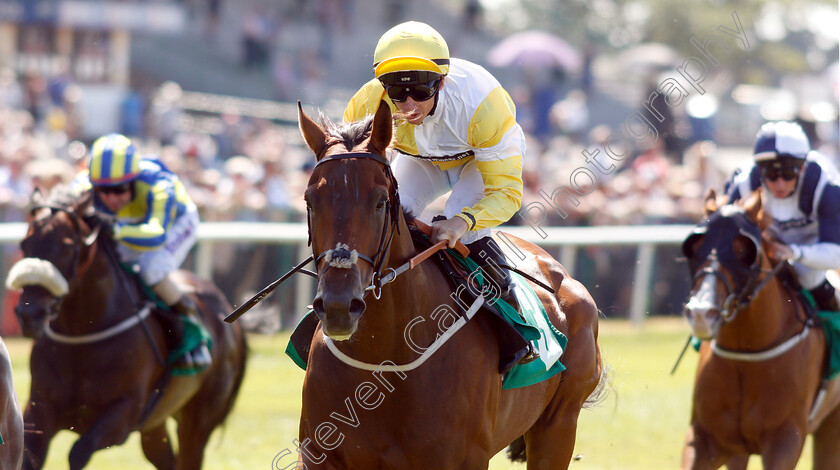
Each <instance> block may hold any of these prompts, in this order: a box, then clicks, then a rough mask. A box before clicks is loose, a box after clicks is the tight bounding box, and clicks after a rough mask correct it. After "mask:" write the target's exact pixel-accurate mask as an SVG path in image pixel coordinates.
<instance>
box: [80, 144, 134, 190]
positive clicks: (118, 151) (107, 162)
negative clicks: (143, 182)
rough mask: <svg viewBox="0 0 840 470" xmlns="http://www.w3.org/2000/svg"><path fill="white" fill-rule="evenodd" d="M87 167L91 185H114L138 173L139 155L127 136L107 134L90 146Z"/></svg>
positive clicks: (124, 181) (129, 179)
mask: <svg viewBox="0 0 840 470" xmlns="http://www.w3.org/2000/svg"><path fill="white" fill-rule="evenodd" d="M89 168H90V183H91V184H92V185H94V186H115V185H118V184H122V183H126V182H129V181H132V180H134V179H135V178H137V177H138V176H139V175H140V155H138V154H137V152H136V150H135V148H134V144H132V143H131V140H129V139H128V137H126V136H124V135H120V134H108V135H105V136H102V137H100V138H98V139H96V141H95V142H94V143H93V145H92V146H91V147H90V166H89Z"/></svg>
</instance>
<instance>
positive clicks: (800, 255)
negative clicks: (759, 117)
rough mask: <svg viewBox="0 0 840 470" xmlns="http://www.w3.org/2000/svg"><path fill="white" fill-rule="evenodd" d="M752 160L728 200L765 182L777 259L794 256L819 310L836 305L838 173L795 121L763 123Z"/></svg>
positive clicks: (730, 185) (734, 178)
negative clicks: (829, 274)
mask: <svg viewBox="0 0 840 470" xmlns="http://www.w3.org/2000/svg"><path fill="white" fill-rule="evenodd" d="M753 154H754V160H755V161H754V163H753V164H751V165H750V166H748V167H746V168H744V169H740V170H736V171H735V174H734V175H733V176H732V178H731V180H730V181H729V182H728V183H727V185H726V188H725V191H726V193H727V194H728V195H729V200H730V201H735V200H737V199H741V198H744V199H746V198H747V197H748V196H749V195H750V194H751V193H752V192H753V191H755V190H756V189H758V188H759V186H763V187H764V198H763V199H764V202H763V207H764V210H765V211H766V212H767V213H768V214H769V215H770V216H771V217H772V218H773V222H772V223H771V225H770V230H771V232H772V233H773V235H774V236H775V237H776V238H777V239H778V240H780V241H781V243H780V242H772V244H773V246H772V247H773V249H772V250H771V251H772V254H771V255H772V256H773V257H774V258H775V260H776V261H784V260H787V261H790V262H791V264H793V267H794V269H795V270H796V272H797V275H798V277H799V282H800V284H802V287H804V288H805V289H808V290H809V291H810V292H811V294H812V295H813V296H814V299H815V300H816V301H817V305H818V307H819V308H820V310H829V311H838V310H840V309H838V303H837V297H836V294H835V292H834V287H832V285H831V284H830V283H829V282H828V280H826V277H825V275H826V270H829V269H837V268H838V267H840V177H838V173H837V170H836V169H835V168H834V167H833V166H832V164H831V163H830V162H828V160H827V159H826V158H825V157H823V156H822V155H821V154H819V153H818V152H816V151H813V150H811V144H810V143H809V141H808V137H807V136H806V135H805V132H803V131H802V128H801V127H799V125H798V124H796V123H793V122H769V123H767V124H764V125H763V126H761V129H760V130H759V131H758V134H757V135H756V140H755V148H754V149H753Z"/></svg>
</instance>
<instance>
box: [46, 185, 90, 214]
mask: <svg viewBox="0 0 840 470" xmlns="http://www.w3.org/2000/svg"><path fill="white" fill-rule="evenodd" d="M83 197H84V193H83V192H82V193H80V192H79V191H77V190H75V189H74V188H73V187H72V186H70V185H65V184H62V185H58V186H56V187H54V188H53V189H52V191H50V194H49V196H48V197H47V200H46V205H48V206H51V207H59V208H62V209H71V208H73V207H75V206H76V204H78V203H79V201H81V200H82V198H83Z"/></svg>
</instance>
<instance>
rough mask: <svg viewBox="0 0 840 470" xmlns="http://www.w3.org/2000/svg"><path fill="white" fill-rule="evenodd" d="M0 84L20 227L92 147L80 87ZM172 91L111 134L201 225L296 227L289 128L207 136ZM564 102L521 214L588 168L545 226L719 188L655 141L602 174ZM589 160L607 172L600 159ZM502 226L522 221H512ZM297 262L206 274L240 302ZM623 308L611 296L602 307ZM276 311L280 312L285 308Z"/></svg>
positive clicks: (249, 120) (273, 261)
mask: <svg viewBox="0 0 840 470" xmlns="http://www.w3.org/2000/svg"><path fill="white" fill-rule="evenodd" d="M0 77H2V80H0V183H1V184H0V220H2V221H4V222H20V221H24V220H25V219H26V206H27V203H28V200H29V197H30V195H31V193H32V191H33V190H34V189H35V188H38V189H40V190H41V191H45V192H46V191H49V190H50V189H51V188H52V187H53V186H55V185H56V184H59V183H62V182H68V181H70V180H71V179H72V178H73V177H74V175H75V174H76V172H77V171H79V170H80V169H82V168H83V167H84V166H85V165H86V159H87V147H86V146H87V145H89V143H90V142H89V141H88V140H89V139H88V140H86V139H84V138H81V137H80V136H79V135H78V129H79V128H80V127H81V124H82V122H81V121H82V120H83V119H84V116H83V115H81V114H80V113H78V112H76V111H75V108H74V102H75V100H77V99H78V98H77V97H74V96H73V94H75V93H78V91H77V90H75V89H74V86H73V85H72V84H66V83H59V82H58V80H57V79H53V80H48V79H42V78H38V77H24V78H23V79H20V78H18V77H15V76H14V74H13V73H11V72H10V71H8V70H6V71H3V72H2V73H0ZM180 93H181V90H180V88H179V87H178V85H177V84H175V83H171V82H168V83H165V84H163V85H162V86H161V87H159V88H158V89H156V90H155V93H154V94H153V95H152V96H150V97H148V98H147V99H146V100H145V101H146V102H145V106H144V107H143V108H144V109H145V110H146V111H145V113H144V114H143V116H142V125H137V123H136V121H137V119H138V118H137V117H132V118H129V117H128V116H124V119H123V122H122V123H121V124H120V126H119V128H117V129H114V130H116V131H121V132H126V133H127V134H128V135H129V136H130V137H132V138H133V139H134V140H135V143H136V145H137V146H138V148H139V149H140V151H141V153H144V154H149V155H157V156H158V157H159V158H160V159H162V160H163V161H164V163H165V164H166V165H167V166H169V167H170V168H171V169H172V170H173V171H175V172H176V173H177V174H179V175H180V176H181V178H182V179H183V180H184V182H185V184H186V185H187V188H188V190H189V192H190V194H191V196H192V198H193V199H194V201H195V202H196V204H197V205H198V207H199V209H200V212H201V217H202V220H204V221H251V222H255V221H270V222H302V221H303V218H302V214H303V211H304V207H303V199H302V197H301V194H302V193H303V189H304V187H305V184H306V181H307V179H308V171H309V169H310V168H311V166H312V163H313V162H312V156H311V155H310V153H309V151H308V149H304V148H303V146H302V142H301V139H300V137H299V135H298V130H297V128H296V127H294V126H289V125H288V123H287V124H285V125H283V124H281V123H277V122H272V121H270V120H267V119H259V118H253V117H249V116H247V115H243V114H239V113H237V112H236V110H231V111H230V112H229V113H225V114H221V115H219V116H216V118H215V120H214V123H215V125H214V131H212V132H210V131H207V132H200V131H198V130H196V129H195V128H194V127H195V126H193V128H190V126H189V125H185V123H187V124H189V123H193V124H194V122H195V119H197V117H195V116H191V115H190V113H189V112H188V111H187V110H184V109H181V108H180V107H179V105H178V99H179V96H180ZM68 95H69V96H68ZM563 106H565V107H566V108H564V107H563ZM569 106H571V105H570V104H569V103H568V102H567V103H565V104H564V105H562V106H561V105H558V106H556V107H555V108H554V109H553V110H552V120H551V122H552V123H553V124H552V126H553V127H552V132H551V134H550V137H549V138H547V139H540V138H538V137H536V136H531V137H529V140H528V141H529V148H528V152H529V154H528V155H527V156H526V160H525V161H526V166H525V171H524V181H525V196H524V199H523V206H527V204H529V203H530V202H533V201H540V200H541V199H540V198H541V196H540V195H539V194H540V192H541V191H542V192H543V193H548V194H559V193H557V192H556V190H557V189H558V188H560V187H563V186H567V185H568V184H569V183H568V182H569V178H570V175H571V174H572V173H573V172H574V170H575V169H576V168H579V167H587V168H590V170H591V174H594V175H596V176H597V181H595V182H593V184H594V188H590V189H591V190H589V189H588V190H587V192H586V194H585V195H581V194H576V193H573V194H576V196H577V201H578V202H579V203H578V205H574V204H572V203H571V202H570V200H568V199H566V198H565V197H563V196H559V197H558V198H557V199H556V203H557V205H558V206H560V207H562V208H563V209H564V211H565V212H566V213H567V214H568V215H567V216H566V217H565V218H561V217H559V214H558V213H557V212H552V213H551V217H550V218H549V220H548V222H549V223H550V224H552V225H562V226H571V225H608V224H611V225H616V224H633V225H636V224H648V223H650V224H656V223H693V222H695V221H697V220H698V217H699V215H700V208H701V199H702V195H703V192H704V189H705V188H707V187H719V186H720V183H721V181H722V178H723V175H721V174H720V172H719V171H718V170H717V169H716V167H715V166H714V165H713V163H712V157H713V156H714V152H715V150H716V148H715V145H714V143H712V142H708V141H703V142H697V143H695V144H694V145H692V146H690V147H688V148H687V149H686V151H685V152H684V154H683V156H682V157H681V158H680V160H679V161H677V160H675V159H673V158H672V157H670V156H669V155H668V154H667V153H666V152H665V149H664V146H663V145H662V144H661V143H659V142H657V143H655V145H653V146H652V147H651V148H650V149H648V150H646V151H644V152H640V151H638V150H637V149H632V150H628V152H631V153H632V155H631V156H629V157H627V158H626V159H625V160H624V161H623V162H621V163H623V164H622V165H616V167H615V169H614V170H612V171H611V172H610V173H609V174H604V172H603V169H601V170H598V169H597V168H595V167H594V166H593V165H592V164H591V163H589V164H588V163H587V162H586V160H585V158H584V155H583V154H582V152H583V150H585V149H587V148H589V149H590V151H591V149H592V148H597V147H598V146H603V143H604V141H605V140H606V139H607V138H608V137H609V134H610V132H611V130H610V129H609V128H606V127H604V126H596V127H595V128H593V129H591V130H589V132H585V127H584V126H581V125H579V124H578V126H577V131H575V132H572V131H570V130H569V129H563V126H566V127H568V126H570V124H569V119H570V118H571V117H573V116H564V113H565V114H569V113H570V112H572V111H570V110H569V109H568V107H569ZM577 112H581V110H577ZM132 123H134V124H132ZM526 128H527V126H526ZM138 129H142V130H143V131H144V132H143V134H142V135H134V134H133V133H132V132H127V131H132V130H135V131H136V130H138ZM599 161H601V162H602V164H603V165H604V166H606V167H609V165H610V160H609V159H608V158H606V157H604V156H602V157H601V158H600V159H599ZM586 184H587V183H586V182H585V181H584V185H586ZM511 223H512V224H517V223H522V220H520V218H518V217H514V219H513V220H512V221H511ZM6 251H7V256H13V255H14V253H15V251H16V250H15V248H14V247H6ZM296 256H297V253H295V251H294V250H293V249H291V248H289V247H276V246H251V245H248V244H220V246H219V247H218V249H217V250H215V251H214V263H215V270H214V273H215V274H214V276H215V277H216V281H217V282H218V283H219V284H220V285H221V286H222V288H223V290H224V291H225V293H226V294H227V295H228V296H229V297H230V298H232V299H242V298H245V297H246V296H247V295H249V294H250V293H251V292H253V290H255V289H258V286H260V285H264V284H266V283H268V282H270V281H271V280H273V277H272V276H276V275H277V270H278V269H279V268H277V266H288V265H291V264H293V262H294V261H295V260H294V259H293V258H295V257H296ZM615 256H623V257H627V258H628V260H627V261H628V262H629V263H632V262H633V256H634V250H633V249H632V248H629V249H626V250H622V249H616V248H610V249H598V248H595V247H593V248H592V249H587V250H582V252H581V254H580V257H581V259H580V262H579V263H578V266H580V267H581V269H584V270H587V269H588V270H590V271H591V273H592V274H591V275H592V276H593V279H595V278H597V277H598V276H600V275H602V274H604V275H606V274H608V273H610V272H611V271H612V272H614V271H615V270H611V266H614V263H615ZM631 272H632V270H628V273H631ZM243 273H246V274H243ZM605 285H607V284H605ZM615 285H628V286H629V285H630V283H629V280H628V282H626V283H617V284H615ZM620 290H621V289H606V290H605V295H606V293H607V292H609V293H615V294H614V295H616V296H621V295H629V293H628V294H621V293H620V292H618V291H620ZM610 295H613V294H610ZM289 297H291V296H289ZM277 298H283V296H277ZM623 303H624V302H623V301H622V299H620V298H616V299H614V300H610V301H609V302H608V303H605V305H621V304H623ZM280 308H281V310H285V311H290V310H291V309H292V306H291V305H286V306H283V307H280Z"/></svg>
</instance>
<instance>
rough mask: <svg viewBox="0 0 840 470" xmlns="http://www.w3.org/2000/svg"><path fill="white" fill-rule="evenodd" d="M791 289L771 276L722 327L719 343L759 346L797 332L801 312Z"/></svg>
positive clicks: (766, 346) (749, 346) (739, 346)
mask: <svg viewBox="0 0 840 470" xmlns="http://www.w3.org/2000/svg"><path fill="white" fill-rule="evenodd" d="M791 294H792V293H791V292H789V291H788V289H786V288H785V286H784V285H783V284H782V281H781V280H780V279H779V278H778V276H774V278H773V279H771V280H770V281H769V282H768V283H767V284H766V285H765V286H764V287H763V288H762V289H761V290H760V291H759V292H758V293H756V295H755V297H753V299H752V300H751V301H750V303H749V305H747V306H746V307H745V308H744V310H743V311H741V312H740V313H738V314H737V316H736V317H735V319H734V320H733V321H732V322H731V323H729V324H728V325H724V328H721V331H720V334H719V335H718V343H719V344H720V345H721V346H724V347H730V348H732V349H748V350H762V349H766V348H770V347H773V346H775V345H777V344H779V343H781V342H782V341H784V340H786V339H787V338H789V337H791V336H793V335H794V334H796V333H798V332H799V331H800V330H801V328H802V326H801V325H799V324H798V321H797V318H798V317H800V316H802V315H803V314H802V313H801V312H798V311H797V310H796V309H799V308H800V305H799V303H798V302H797V301H796V299H795V298H792V295H791Z"/></svg>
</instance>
